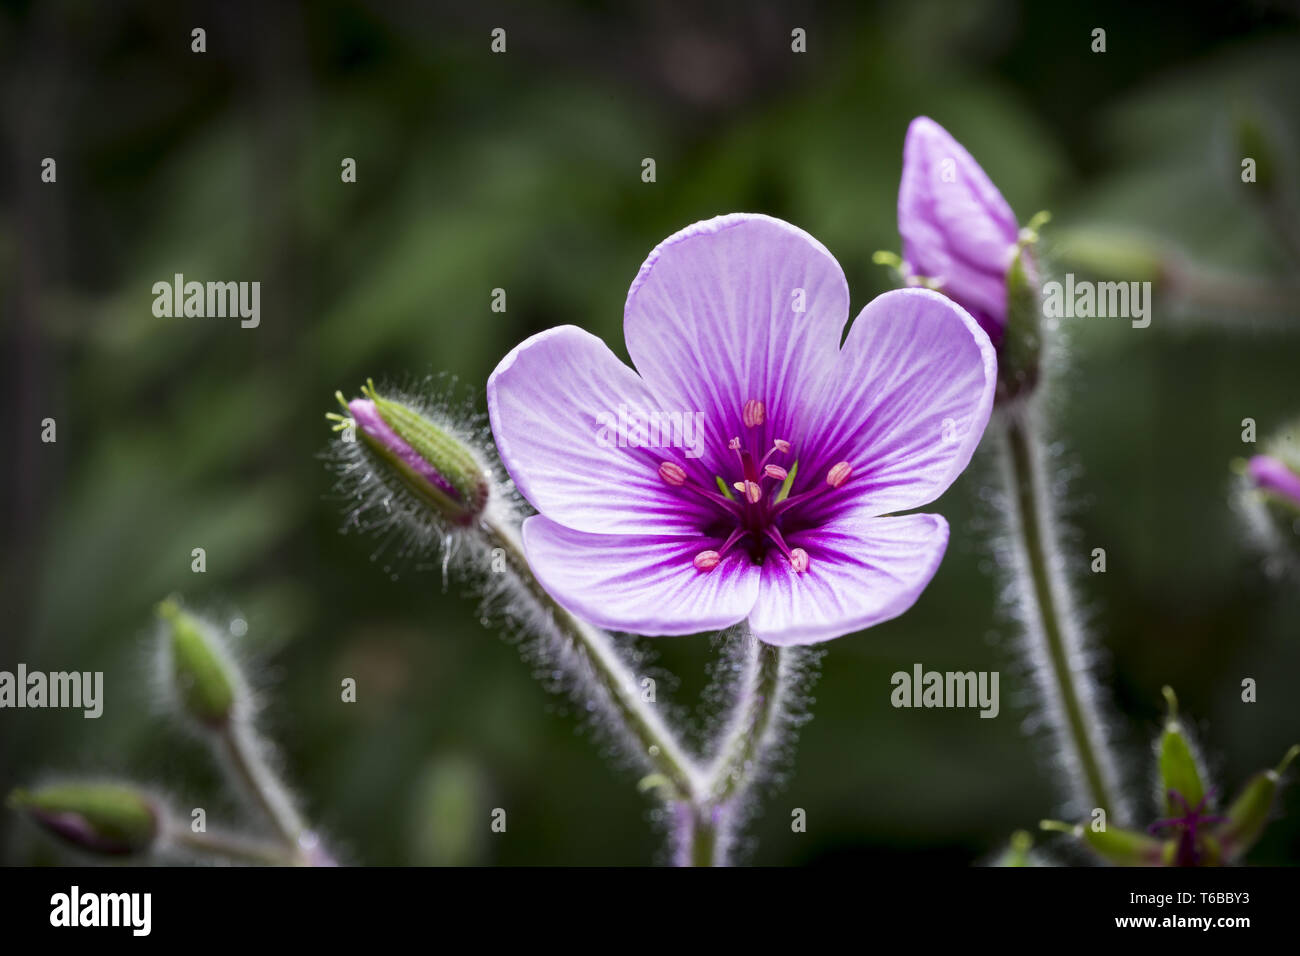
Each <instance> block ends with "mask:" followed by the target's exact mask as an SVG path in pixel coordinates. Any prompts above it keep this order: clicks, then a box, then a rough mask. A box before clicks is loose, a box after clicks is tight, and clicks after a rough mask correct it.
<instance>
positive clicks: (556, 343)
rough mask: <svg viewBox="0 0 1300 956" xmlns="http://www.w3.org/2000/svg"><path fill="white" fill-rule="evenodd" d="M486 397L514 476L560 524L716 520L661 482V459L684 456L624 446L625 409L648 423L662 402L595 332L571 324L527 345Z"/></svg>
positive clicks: (687, 527)
mask: <svg viewBox="0 0 1300 956" xmlns="http://www.w3.org/2000/svg"><path fill="white" fill-rule="evenodd" d="M487 398H488V415H489V417H490V418H491V422H492V434H493V436H494V437H495V438H496V443H497V449H498V450H499V451H500V452H501V460H502V462H504V463H505V466H506V470H507V471H508V472H509V473H510V477H511V478H513V479H514V482H515V486H516V487H517V488H518V489H519V492H520V493H521V494H522V495H523V496H524V497H525V498H527V499H528V501H529V502H530V503H531V504H532V505H533V507H534V508H536V509H537V510H538V511H542V512H545V513H546V514H547V515H549V516H550V517H551V518H554V519H555V520H556V521H560V522H563V523H564V524H566V525H568V526H570V527H572V528H577V529H579V530H582V531H590V532H597V533H604V534H635V533H641V534H669V535H671V534H691V535H694V534H696V533H697V532H698V529H699V528H700V527H701V525H702V524H703V523H704V521H705V520H706V516H707V515H708V514H709V513H710V512H708V511H707V510H705V508H704V507H702V506H701V505H699V504H697V503H695V502H694V501H691V500H689V499H688V498H686V496H685V495H684V494H682V493H680V492H678V493H673V492H671V491H670V490H669V488H668V486H667V485H665V484H664V482H663V480H662V479H661V478H660V477H659V464H660V462H661V461H662V460H664V459H665V458H666V457H667V458H671V459H673V460H675V461H676V460H679V459H682V458H683V455H684V452H683V450H680V449H669V450H664V449H653V448H632V447H620V445H619V440H620V429H619V428H618V418H619V413H620V408H622V409H625V410H626V411H627V412H628V413H629V415H640V416H641V418H640V420H641V421H646V420H647V418H646V415H647V414H648V411H649V410H651V409H655V408H657V407H658V403H657V402H655V400H654V399H653V398H652V397H651V395H650V393H649V391H648V390H647V389H646V386H645V383H644V382H642V381H641V379H640V378H639V377H638V376H637V374H636V373H635V372H633V371H632V370H631V369H630V368H628V367H627V366H626V365H624V364H623V363H622V362H620V361H619V360H618V358H617V357H616V356H615V355H614V353H613V352H611V351H610V350H609V348H608V347H607V346H606V345H605V343H604V342H602V341H601V340H600V339H598V338H597V337H596V336H594V335H592V334H590V333H589V332H584V331H583V330H582V329H579V328H577V327H575V326H572V325H564V326H560V327H558V328H554V329H550V330H548V331H546V332H541V333H539V334H537V335H534V336H533V337H532V338H530V339H527V340H526V341H524V342H522V343H521V344H520V345H519V346H517V347H516V348H515V350H514V351H512V352H511V353H510V354H509V355H507V356H506V357H505V358H504V359H502V361H501V364H500V365H498V366H497V368H496V371H494V372H493V373H492V377H491V378H490V379H489V380H488V385H487ZM606 415H607V416H611V417H610V418H609V419H605V420H602V418H601V416H606ZM610 424H612V425H613V426H614V427H612V428H611V427H609V425H610ZM624 437H626V435H625V436H624ZM683 463H684V464H689V461H686V460H683Z"/></svg>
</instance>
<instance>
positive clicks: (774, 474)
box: [763, 465, 789, 481]
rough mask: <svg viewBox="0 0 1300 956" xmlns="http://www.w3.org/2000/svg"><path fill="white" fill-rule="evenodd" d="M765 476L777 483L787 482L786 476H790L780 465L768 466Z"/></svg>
mask: <svg viewBox="0 0 1300 956" xmlns="http://www.w3.org/2000/svg"><path fill="white" fill-rule="evenodd" d="M763 474H765V475H767V477H769V478H775V479H776V480H777V481H785V476H786V475H787V474H789V472H787V471H786V470H785V469H784V468H782V467H781V466H780V465H767V466H765V467H764V468H763Z"/></svg>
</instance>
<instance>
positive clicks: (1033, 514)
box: [1002, 406, 1117, 815]
mask: <svg viewBox="0 0 1300 956" xmlns="http://www.w3.org/2000/svg"><path fill="white" fill-rule="evenodd" d="M1032 414H1033V412H1032V409H1031V408H1030V407H1029V406H1022V407H1020V408H1014V409H1012V410H1010V411H1007V412H1005V413H1004V415H1003V419H1002V420H1003V424H1004V431H1005V441H1004V442H1003V447H1004V450H1005V453H1006V454H1005V462H1004V465H1005V471H1006V480H1007V484H1008V489H1009V491H1010V493H1011V499H1012V505H1013V510H1014V523H1013V529H1012V530H1013V537H1014V538H1015V540H1016V542H1017V546H1018V549H1019V551H1020V555H1019V557H1020V559H1021V560H1020V564H1021V567H1022V568H1023V570H1024V572H1025V575H1024V577H1022V578H1021V580H1020V581H1019V584H1020V588H1021V592H1022V593H1021V594H1020V595H1019V598H1020V601H1021V603H1022V604H1023V605H1024V606H1025V607H1026V608H1027V609H1028V610H1027V613H1026V621H1027V623H1028V624H1029V627H1028V635H1027V639H1028V640H1030V641H1038V642H1040V643H1041V647H1039V648H1036V650H1039V651H1041V657H1042V658H1043V659H1045V660H1046V662H1047V664H1048V668H1049V670H1050V680H1049V681H1048V686H1047V688H1046V689H1047V690H1048V691H1049V693H1050V694H1051V697H1052V699H1053V700H1054V701H1055V702H1056V703H1057V704H1058V705H1059V706H1058V707H1055V708H1049V714H1051V716H1052V717H1053V719H1055V720H1057V721H1058V723H1063V726H1057V727H1056V728H1055V730H1056V732H1057V737H1058V739H1059V740H1060V741H1061V743H1062V744H1063V745H1064V746H1066V747H1068V748H1069V750H1070V754H1069V756H1070V757H1071V758H1072V760H1071V761H1070V764H1071V765H1072V766H1074V767H1077V768H1078V771H1079V774H1080V776H1081V778H1082V779H1081V780H1080V781H1078V783H1080V784H1082V786H1083V788H1084V789H1085V790H1086V794H1085V796H1086V798H1087V800H1088V801H1089V805H1090V806H1093V807H1100V808H1102V809H1104V810H1105V811H1106V812H1107V815H1110V814H1111V813H1112V812H1114V811H1115V809H1116V806H1117V804H1116V802H1115V799H1116V794H1115V790H1114V780H1113V776H1114V771H1113V770H1112V766H1113V764H1112V763H1111V762H1110V760H1109V759H1108V756H1107V755H1106V754H1105V751H1104V749H1103V748H1104V743H1103V742H1102V741H1101V740H1099V739H1098V738H1097V736H1096V728H1098V727H1100V726H1101V721H1100V718H1099V716H1098V715H1097V713H1095V710H1094V707H1093V705H1092V701H1091V700H1090V699H1089V698H1088V697H1087V696H1085V693H1084V692H1083V690H1082V689H1081V688H1082V687H1083V686H1084V685H1085V683H1086V681H1087V680H1088V677H1087V675H1086V674H1085V673H1083V672H1082V670H1081V669H1077V668H1076V666H1075V662H1074V660H1072V658H1075V657H1077V655H1078V652H1079V643H1080V638H1079V636H1078V635H1077V634H1075V633H1074V632H1073V631H1070V630H1067V629H1068V628H1070V627H1071V626H1072V625H1071V622H1070V621H1069V619H1068V613H1070V609H1071V608H1072V606H1073V602H1072V600H1071V599H1070V595H1069V593H1068V590H1067V589H1068V585H1067V583H1066V580H1065V578H1064V575H1063V573H1062V572H1061V570H1060V568H1059V567H1057V565H1056V564H1055V563H1054V558H1055V557H1056V556H1057V555H1058V554H1059V553H1060V551H1059V547H1058V544H1057V542H1056V540H1055V538H1054V534H1055V527H1054V524H1053V521H1052V512H1051V503H1050V499H1049V497H1048V491H1047V488H1046V487H1045V484H1044V480H1043V462H1042V458H1041V451H1040V449H1039V448H1038V446H1037V444H1036V441H1035V437H1034V435H1033V432H1032V431H1031V428H1032V425H1031V422H1030V421H1029V418H1030V416H1031V415H1032ZM1025 577H1027V579H1028V580H1025ZM1035 625H1036V626H1035Z"/></svg>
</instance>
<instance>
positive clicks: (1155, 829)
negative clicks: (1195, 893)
mask: <svg viewBox="0 0 1300 956" xmlns="http://www.w3.org/2000/svg"><path fill="white" fill-rule="evenodd" d="M1213 794H1214V790H1212V789H1211V790H1210V791H1208V792H1207V793H1206V794H1205V796H1203V797H1201V800H1200V802H1199V803H1198V804H1196V806H1194V807H1192V806H1188V803H1187V799H1186V798H1185V797H1184V796H1183V795H1182V794H1181V793H1179V792H1178V791H1177V790H1170V791H1169V796H1170V798H1171V799H1173V800H1174V801H1176V802H1177V803H1180V804H1182V807H1183V815H1182V816H1181V817H1170V818H1169V819H1166V820H1157V821H1156V822H1155V823H1153V824H1151V826H1149V827H1147V831H1148V832H1149V833H1153V834H1157V833H1159V832H1160V831H1161V830H1167V829H1170V828H1173V829H1175V830H1177V831H1178V865H1179V866H1197V865H1199V864H1200V862H1201V858H1202V856H1203V854H1202V852H1201V844H1200V834H1199V833H1198V831H1199V830H1200V828H1201V827H1203V826H1208V825H1210V824H1215V823H1221V822H1223V821H1224V820H1225V819H1226V817H1221V816H1216V815H1212V814H1209V815H1207V814H1205V813H1203V812H1202V811H1204V810H1205V807H1206V804H1207V803H1208V802H1209V800H1210V797H1211V796H1212V795H1213Z"/></svg>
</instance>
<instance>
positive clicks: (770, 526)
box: [659, 398, 853, 574]
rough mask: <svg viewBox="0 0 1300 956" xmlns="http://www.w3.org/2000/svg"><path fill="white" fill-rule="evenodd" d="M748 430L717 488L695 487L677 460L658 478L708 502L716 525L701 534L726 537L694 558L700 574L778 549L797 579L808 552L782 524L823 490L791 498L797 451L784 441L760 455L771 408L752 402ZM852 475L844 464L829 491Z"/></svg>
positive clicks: (731, 449)
mask: <svg viewBox="0 0 1300 956" xmlns="http://www.w3.org/2000/svg"><path fill="white" fill-rule="evenodd" d="M741 422H742V424H743V425H744V433H743V437H742V436H737V437H734V438H732V439H731V440H730V441H728V442H727V451H728V453H727V455H725V456H724V458H730V459H733V460H734V462H735V464H734V469H733V471H732V473H731V475H730V477H731V479H732V480H730V481H728V480H726V479H725V478H723V476H721V475H715V476H714V483H715V485H716V489H715V488H708V487H705V486H704V485H702V484H700V483H699V482H697V481H696V480H695V479H694V478H693V477H692V476H691V474H690V472H688V471H687V470H686V469H685V468H684V467H682V465H680V464H679V463H677V462H675V461H666V460H665V461H661V462H660V463H659V478H660V480H662V481H663V483H664V484H666V485H668V486H669V487H672V488H680V489H682V490H683V491H685V492H688V493H690V494H693V495H695V496H697V497H699V498H701V499H703V500H705V501H707V502H708V503H709V504H710V505H711V506H712V508H713V511H714V512H715V514H716V516H717V520H716V521H714V522H711V523H710V524H709V525H708V527H706V528H702V529H701V531H702V532H704V533H707V534H716V535H718V536H724V537H725V540H724V541H723V543H722V545H721V546H720V547H719V548H718V549H717V550H714V549H712V548H710V549H707V550H704V551H701V552H699V553H698V554H697V555H695V558H694V560H693V561H692V564H693V565H694V566H695V569H696V570H697V571H703V572H708V571H712V570H713V569H714V568H716V567H717V566H718V565H719V564H720V563H721V562H722V559H723V558H724V557H726V556H727V554H728V552H730V551H731V550H732V549H733V548H736V547H742V548H744V549H745V550H747V551H748V553H749V556H750V559H751V560H752V561H753V562H754V563H755V564H762V563H763V559H764V557H765V556H766V554H767V552H768V551H769V550H770V549H771V548H773V547H775V548H776V549H777V550H778V551H780V552H781V554H783V555H784V556H785V559H786V560H787V561H789V562H790V567H791V568H792V569H793V570H794V572H795V573H796V574H800V573H803V572H804V571H807V570H808V564H809V557H808V552H807V551H805V550H804V549H803V548H792V547H790V546H789V545H788V544H787V543H786V540H785V536H784V535H783V534H782V533H781V527H782V523H783V519H785V518H786V516H788V515H789V513H790V511H791V509H793V508H795V507H796V506H797V505H800V504H802V503H804V502H805V501H806V500H807V499H808V498H809V497H810V496H811V495H813V494H814V493H816V492H818V491H820V490H821V487H822V486H821V485H815V486H814V487H812V488H810V489H808V490H806V491H803V492H801V493H800V494H797V495H791V494H790V489H791V487H792V486H793V485H794V480H795V476H796V475H797V474H798V471H799V459H798V458H797V457H795V454H794V446H793V445H792V444H791V443H790V442H789V441H786V440H785V439H784V438H775V439H773V440H772V442H771V445H770V447H768V448H767V449H766V450H765V451H763V453H762V455H761V457H760V456H759V448H760V447H761V444H762V443H761V439H760V436H761V435H762V434H763V431H764V426H765V425H766V423H767V408H766V406H765V405H764V404H763V402H761V401H759V400H758V399H756V398H751V399H750V400H749V401H747V402H746V403H745V406H744V408H743V409H742V410H741ZM852 473H853V466H852V465H850V464H849V463H848V462H847V461H841V462H839V463H838V464H836V465H834V466H833V467H831V468H830V469H829V470H828V471H827V472H826V486H827V487H829V488H832V489H835V488H839V487H840V486H841V485H843V484H844V482H846V481H847V480H848V479H849V476H850V475H851V474H852Z"/></svg>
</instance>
